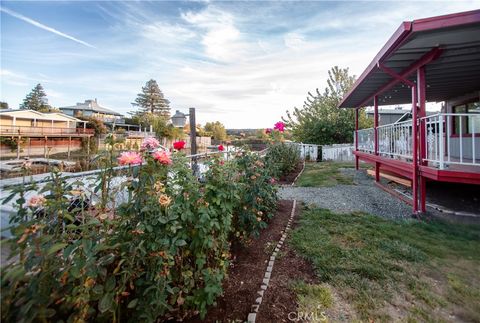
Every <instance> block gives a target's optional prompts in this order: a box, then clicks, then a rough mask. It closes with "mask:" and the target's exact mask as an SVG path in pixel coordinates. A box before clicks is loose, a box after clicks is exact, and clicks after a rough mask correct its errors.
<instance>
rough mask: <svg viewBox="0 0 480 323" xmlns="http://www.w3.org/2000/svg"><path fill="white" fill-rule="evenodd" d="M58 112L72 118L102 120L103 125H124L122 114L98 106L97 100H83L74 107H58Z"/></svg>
mask: <svg viewBox="0 0 480 323" xmlns="http://www.w3.org/2000/svg"><path fill="white" fill-rule="evenodd" d="M59 109H60V111H62V112H63V113H65V114H66V115H69V116H72V117H82V116H83V117H93V118H97V119H99V120H102V121H103V122H105V123H124V122H125V120H124V117H123V115H122V114H120V113H118V112H115V111H113V110H110V109H108V108H105V107H103V106H101V105H100V104H98V102H97V99H95V100H85V102H83V103H77V104H76V105H72V106H67V107H60V108H59Z"/></svg>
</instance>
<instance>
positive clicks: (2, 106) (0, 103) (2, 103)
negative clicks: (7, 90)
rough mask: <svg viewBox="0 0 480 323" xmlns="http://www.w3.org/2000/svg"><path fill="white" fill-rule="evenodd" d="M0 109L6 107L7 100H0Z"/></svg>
mask: <svg viewBox="0 0 480 323" xmlns="http://www.w3.org/2000/svg"><path fill="white" fill-rule="evenodd" d="M0 109H2V110H4V109H8V103H7V102H3V101H2V102H0Z"/></svg>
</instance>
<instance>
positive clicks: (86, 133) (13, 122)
mask: <svg viewBox="0 0 480 323" xmlns="http://www.w3.org/2000/svg"><path fill="white" fill-rule="evenodd" d="M86 123H87V122H86V121H82V120H80V119H77V118H74V117H71V116H67V115H65V114H63V113H58V112H55V113H43V112H38V111H35V110H11V109H7V110H0V137H2V138H10V139H11V140H14V141H15V142H16V143H20V144H17V150H16V152H11V151H10V149H9V147H7V146H5V145H4V144H3V142H2V146H1V152H2V156H15V155H16V156H17V158H18V157H20V155H21V154H22V153H25V154H28V155H47V152H48V151H50V153H56V152H63V151H68V152H70V149H71V148H79V147H80V146H81V139H82V138H83V137H86V138H90V137H91V136H93V129H87V128H86Z"/></svg>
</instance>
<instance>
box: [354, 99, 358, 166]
mask: <svg viewBox="0 0 480 323" xmlns="http://www.w3.org/2000/svg"><path fill="white" fill-rule="evenodd" d="M357 151H358V108H356V109H355V152H357ZM355 169H356V170H358V156H357V155H356V154H355Z"/></svg>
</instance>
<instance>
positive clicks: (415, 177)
mask: <svg viewBox="0 0 480 323" xmlns="http://www.w3.org/2000/svg"><path fill="white" fill-rule="evenodd" d="M417 118H418V116H417V87H416V86H412V141H413V142H412V146H413V147H412V163H413V166H412V197H413V213H415V214H416V213H418V140H417V138H418V134H417Z"/></svg>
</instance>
